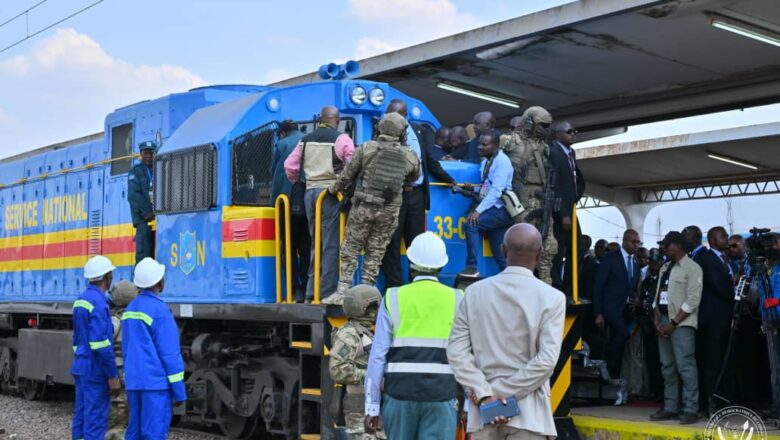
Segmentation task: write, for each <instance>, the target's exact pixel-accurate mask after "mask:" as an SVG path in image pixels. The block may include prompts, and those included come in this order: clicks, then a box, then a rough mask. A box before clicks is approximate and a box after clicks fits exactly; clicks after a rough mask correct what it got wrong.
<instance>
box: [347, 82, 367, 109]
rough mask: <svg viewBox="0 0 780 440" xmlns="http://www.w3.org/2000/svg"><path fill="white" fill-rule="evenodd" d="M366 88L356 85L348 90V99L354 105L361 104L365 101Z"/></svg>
mask: <svg viewBox="0 0 780 440" xmlns="http://www.w3.org/2000/svg"><path fill="white" fill-rule="evenodd" d="M366 97H367V94H366V89H364V88H363V87H361V86H357V87H355V88H353V89H352V90H350V91H349V99H350V101H352V103H353V104H355V105H363V103H364V102H366Z"/></svg>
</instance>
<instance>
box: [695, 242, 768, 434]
mask: <svg viewBox="0 0 780 440" xmlns="http://www.w3.org/2000/svg"><path fill="white" fill-rule="evenodd" d="M776 240H777V235H775V234H771V233H770V230H769V229H767V228H753V229H751V230H750V237H748V238H747V240H746V242H747V247H748V252H749V254H748V263H749V264H750V274H749V275H744V276H742V278H740V280H739V283H737V286H736V287H735V289H734V312H733V314H732V326H731V332H730V333H729V339H728V343H727V345H726V355H725V356H724V359H723V362H722V364H721V367H720V371H719V372H718V378H717V380H716V382H715V390H714V393H713V394H712V396H711V397H710V402H709V407H710V412H713V411H714V410H715V409H717V406H718V402H719V401H720V402H722V403H725V404H730V403H731V402H729V400H728V399H727V398H725V397H724V396H722V395H721V394H719V388H720V385H721V382H722V380H723V374H724V373H725V371H726V367H727V364H728V361H729V358H730V357H731V349H732V343H733V340H734V336H735V334H736V332H738V331H739V328H740V323H741V321H742V319H743V316H745V315H746V313H744V312H745V310H746V309H747V308H750V307H753V308H757V309H758V310H759V311H760V312H761V323H762V327H763V329H764V332H765V333H766V342H767V349H768V352H769V363H770V374H771V375H772V381H773V382H774V381H775V378H776V377H777V365H775V362H774V361H775V357H774V354H773V353H774V345H775V343H776V341H775V337H776V336H777V334H776V330H777V329H778V327H780V318H779V316H778V311H779V310H780V307H778V306H779V305H780V297H778V296H776V295H780V292H773V291H772V286H771V284H770V283H769V279H768V277H767V273H768V272H769V264H770V262H775V263H776V262H777V261H778V260H780V253H779V252H778V251H777V250H776V249H775V247H776ZM778 419H779V418H778V417H776V416H775V417H772V420H773V421H774V422H776V421H777V420H778ZM776 425H780V423H777V422H776Z"/></svg>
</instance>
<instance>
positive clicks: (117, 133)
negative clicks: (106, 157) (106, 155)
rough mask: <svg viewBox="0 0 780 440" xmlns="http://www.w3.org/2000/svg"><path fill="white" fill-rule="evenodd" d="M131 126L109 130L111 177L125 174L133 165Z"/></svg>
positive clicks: (126, 125) (118, 126)
mask: <svg viewBox="0 0 780 440" xmlns="http://www.w3.org/2000/svg"><path fill="white" fill-rule="evenodd" d="M132 154H133V124H132V123H130V124H124V125H117V126H116V127H113V128H111V159H112V162H111V175H112V176H116V175H117V174H125V173H127V172H128V171H130V167H131V166H132V165H133V159H132V157H131V155H132Z"/></svg>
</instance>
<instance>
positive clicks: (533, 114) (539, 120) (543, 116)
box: [522, 105, 552, 124]
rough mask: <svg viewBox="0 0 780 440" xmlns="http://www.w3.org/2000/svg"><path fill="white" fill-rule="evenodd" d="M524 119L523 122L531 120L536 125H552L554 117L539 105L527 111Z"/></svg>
mask: <svg viewBox="0 0 780 440" xmlns="http://www.w3.org/2000/svg"><path fill="white" fill-rule="evenodd" d="M522 118H523V120H526V119H528V118H531V120H532V122H533V123H534V124H552V115H550V112H548V111H547V110H545V109H544V107H539V106H538V105H535V106H533V107H528V108H527V109H525V111H524V112H523V116H522Z"/></svg>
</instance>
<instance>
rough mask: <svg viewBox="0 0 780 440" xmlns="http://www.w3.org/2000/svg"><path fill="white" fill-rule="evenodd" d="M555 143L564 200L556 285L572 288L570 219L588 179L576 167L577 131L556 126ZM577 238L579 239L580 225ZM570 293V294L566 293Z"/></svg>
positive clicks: (557, 229)
mask: <svg viewBox="0 0 780 440" xmlns="http://www.w3.org/2000/svg"><path fill="white" fill-rule="evenodd" d="M553 131H554V135H555V140H554V141H553V143H552V144H551V145H550V162H551V164H552V166H553V168H554V169H555V175H556V177H557V179H556V183H555V192H556V194H557V195H558V197H560V199H561V209H560V211H559V212H558V213H557V214H556V215H555V217H554V219H555V223H554V224H553V235H554V236H555V239H556V240H557V241H558V253H557V254H556V255H555V258H554V259H553V270H552V272H553V284H556V285H558V286H563V287H564V288H565V289H570V288H571V281H570V280H571V270H570V267H569V266H570V264H571V255H569V254H570V253H571V216H572V207H573V206H574V204H575V203H577V202H578V201H579V200H580V198H581V197H582V196H583V194H585V179H584V178H583V176H582V173H581V172H580V168H579V167H578V166H577V158H576V154H575V153H574V149H573V148H572V144H574V142H575V140H576V139H577V130H576V129H575V128H573V127H572V126H571V124H569V123H568V122H566V121H563V122H557V123H555V124H554V125H553ZM577 235H578V236H580V235H582V233H581V232H580V228H579V225H578V227H577ZM564 256H565V257H566V260H567V261H568V263H567V270H566V272H565V275H564V277H563V279H561V266H562V265H563V258H564ZM566 291H567V292H568V290H566Z"/></svg>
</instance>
